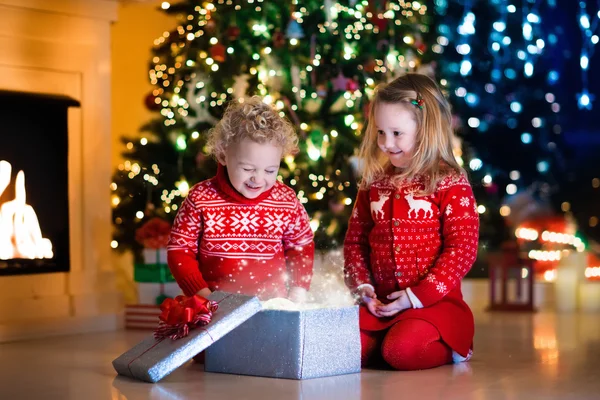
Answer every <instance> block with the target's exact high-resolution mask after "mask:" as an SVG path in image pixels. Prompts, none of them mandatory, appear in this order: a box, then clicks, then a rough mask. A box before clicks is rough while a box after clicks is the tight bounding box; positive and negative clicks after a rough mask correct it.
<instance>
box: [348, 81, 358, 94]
mask: <svg viewBox="0 0 600 400" xmlns="http://www.w3.org/2000/svg"><path fill="white" fill-rule="evenodd" d="M346 90H349V91H351V92H354V91H355V90H358V82H356V81H355V80H354V79H348V82H346Z"/></svg>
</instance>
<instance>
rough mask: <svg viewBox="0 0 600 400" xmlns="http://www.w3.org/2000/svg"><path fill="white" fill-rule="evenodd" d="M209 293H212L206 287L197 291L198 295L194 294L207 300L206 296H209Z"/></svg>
mask: <svg viewBox="0 0 600 400" xmlns="http://www.w3.org/2000/svg"><path fill="white" fill-rule="evenodd" d="M211 293H212V292H211V291H210V289H209V288H207V287H206V288H204V289H200V290H199V291H198V293H196V294H197V295H198V296H202V297H204V298H207V297H208V296H210V294H211Z"/></svg>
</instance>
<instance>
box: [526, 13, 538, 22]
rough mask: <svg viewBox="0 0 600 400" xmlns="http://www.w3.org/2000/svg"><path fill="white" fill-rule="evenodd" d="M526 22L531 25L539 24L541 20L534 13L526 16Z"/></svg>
mask: <svg viewBox="0 0 600 400" xmlns="http://www.w3.org/2000/svg"><path fill="white" fill-rule="evenodd" d="M527 21H529V22H531V23H532V24H539V23H540V21H541V18H540V16H539V15H537V14H535V13H529V14H527Z"/></svg>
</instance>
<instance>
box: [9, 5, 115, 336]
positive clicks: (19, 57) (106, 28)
mask: <svg viewBox="0 0 600 400" xmlns="http://www.w3.org/2000/svg"><path fill="white" fill-rule="evenodd" d="M117 8H118V3H117V2H113V1H88V0H85V1H84V0H69V1H64V0H46V1H39V0H18V1H16V0H0V54H2V62H0V118H1V120H0V160H4V161H6V163H2V167H1V169H2V171H3V172H0V176H3V178H0V181H2V180H3V181H4V182H5V183H6V182H7V181H8V184H6V187H5V188H3V189H2V197H0V203H2V204H6V203H7V202H9V206H8V208H6V207H5V210H7V215H9V216H10V217H11V218H8V219H9V220H10V221H12V224H11V225H10V226H12V227H14V226H15V222H16V223H17V224H16V226H18V227H19V229H24V232H25V233H26V234H23V231H20V232H19V233H20V236H19V237H20V240H21V242H20V243H21V246H20V247H19V248H18V252H16V253H15V249H14V248H13V244H14V243H16V239H15V237H12V239H9V240H7V239H6V238H5V239H4V240H3V241H2V242H1V243H7V242H9V243H11V248H10V249H9V250H8V251H9V252H12V253H11V254H12V255H13V256H12V257H8V258H7V257H4V258H5V259H4V260H0V263H2V265H1V266H0V342H5V341H12V340H23V339H29V338H35V337H45V336H50V335H59V334H76V333H84V332H94V331H106V330H114V329H117V328H118V327H119V326H120V325H121V324H122V319H121V313H122V310H123V301H122V296H121V294H120V293H119V292H118V291H117V288H116V274H115V268H114V267H113V264H112V259H111V248H110V240H111V232H112V226H111V218H110V213H111V208H110V182H111V174H112V169H113V168H112V166H111V162H110V144H111V127H110V121H111V118H110V117H111V108H110V104H111V96H110V94H111V91H110V88H111V79H110V74H111V70H110V26H111V24H112V23H113V22H114V21H115V20H116V15H117V14H116V13H117ZM73 99H74V100H73ZM78 103H80V104H81V105H80V106H78ZM8 164H10V168H9V167H8V166H7V165H8ZM8 169H10V172H9V173H7V171H8ZM19 171H23V173H22V174H19ZM0 183H1V182H0ZM13 201H14V203H10V202H13ZM25 204H27V205H28V206H29V207H27V206H26V205H25ZM0 209H1V208H0ZM15 216H19V217H18V218H15ZM3 221H4V220H3ZM32 221H37V222H38V225H39V230H38V228H37V225H36V224H33V228H32V224H31V222H32ZM25 222H27V223H25ZM11 229H13V228H9V229H8V231H11ZM4 236H5V237H6V235H4ZM23 237H24V238H25V240H24V241H23ZM44 239H48V241H45V240H44ZM23 242H24V243H25V246H24V247H23ZM32 243H42V245H41V246H38V247H41V250H40V249H38V250H39V251H38V250H35V249H36V247H35V246H29V245H28V244H32ZM50 245H51V246H50ZM4 247H6V246H4ZM5 251H6V250H5ZM36 251H38V253H36ZM31 252H33V254H34V256H35V254H41V255H42V257H41V258H32V259H26V258H23V256H22V254H23V253H26V254H31ZM44 254H46V255H51V257H45V258H44V257H43V255H44ZM15 256H16V257H15Z"/></svg>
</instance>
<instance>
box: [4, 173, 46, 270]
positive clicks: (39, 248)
mask: <svg viewBox="0 0 600 400" xmlns="http://www.w3.org/2000/svg"><path fill="white" fill-rule="evenodd" d="M11 172H12V166H11V165H10V163H8V162H7V161H0V195H2V193H4V190H6V188H7V187H8V185H9V183H10V180H11ZM26 201H27V198H26V192H25V173H24V172H23V171H19V173H18V174H17V179H16V182H15V198H14V200H11V201H7V202H6V203H4V204H2V206H0V259H2V260H9V259H12V258H27V259H35V258H52V257H54V254H53V253H52V243H51V242H50V240H49V239H45V238H43V237H42V231H41V229H40V224H39V222H38V218H37V214H36V213H35V210H34V209H33V207H31V206H30V205H29V204H27V203H26Z"/></svg>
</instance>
